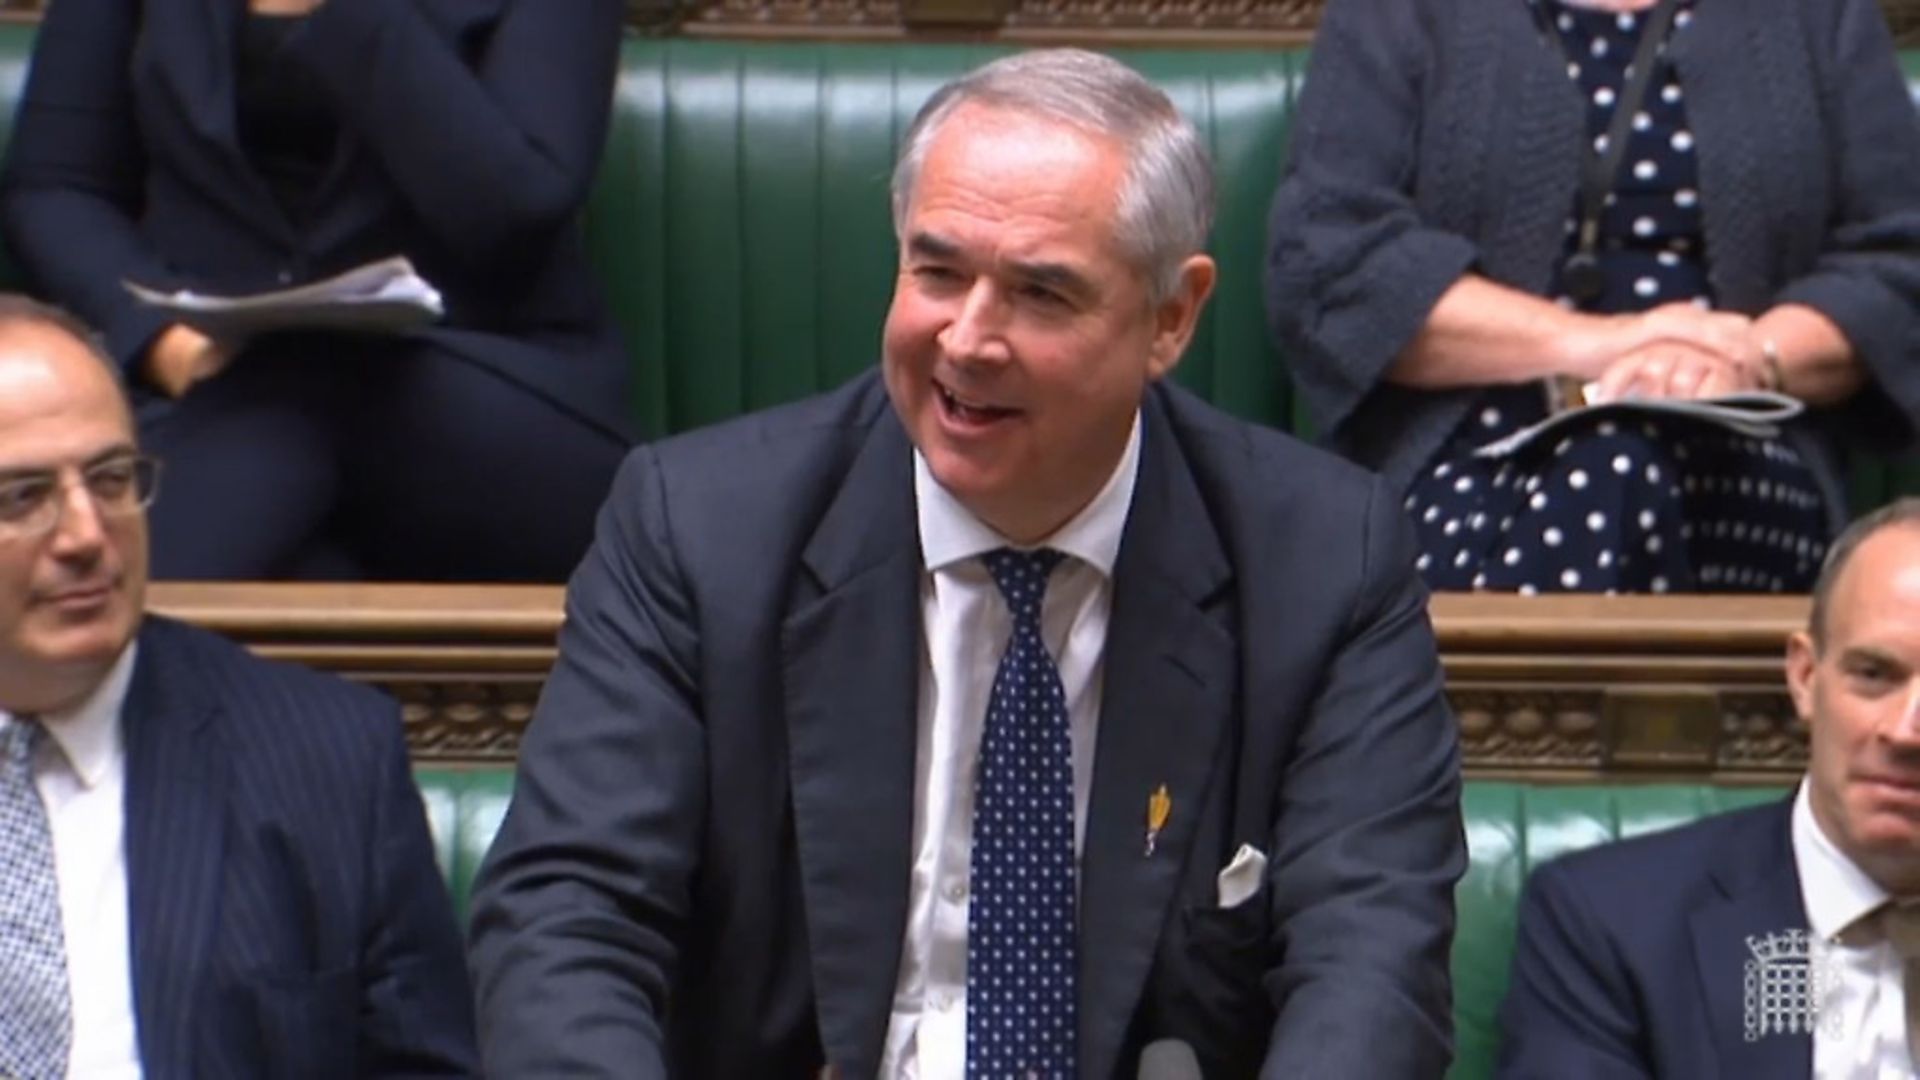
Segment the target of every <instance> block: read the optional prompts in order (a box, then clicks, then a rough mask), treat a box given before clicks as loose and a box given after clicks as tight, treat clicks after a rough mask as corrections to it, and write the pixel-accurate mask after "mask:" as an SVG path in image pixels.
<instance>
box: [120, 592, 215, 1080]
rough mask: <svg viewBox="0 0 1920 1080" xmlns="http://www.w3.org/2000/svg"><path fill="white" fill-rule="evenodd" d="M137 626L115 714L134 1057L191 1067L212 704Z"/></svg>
mask: <svg viewBox="0 0 1920 1080" xmlns="http://www.w3.org/2000/svg"><path fill="white" fill-rule="evenodd" d="M168 646H169V642H168V640H167V637H166V636H165V634H164V633H160V632H156V628H155V627H152V626H149V627H148V628H147V629H145V630H143V631H142V632H141V634H140V655H139V657H138V658H137V659H136V661H135V663H134V671H133V681H132V685H131V686H130V687H129V688H128V691H127V700H126V705H125V708H124V709H123V710H122V725H123V728H124V731H125V735H126V747H127V788H126V860H127V907H128V917H129V930H130V934H131V938H132V953H133V956H132V965H133V992H134V1012H135V1016H136V1019H137V1025H138V1029H139V1043H140V1056H141V1060H142V1061H143V1062H144V1063H145V1066H146V1071H147V1073H148V1074H149V1075H154V1076H186V1075H189V1074H191V1073H192V1072H193V1071H194V1066H193V1061H192V1049H193V1040H192V1031H191V1024H192V1023H193V1022H194V1005H195V1002H196V1001H197V1000H198V999H199V998H200V996H201V995H200V993H199V991H200V989H201V983H202V975H203V969H204V965H205V962H206V957H207V954H208V952H209V940H210V938H211V937H212V933H213V928H214V926H215V924H216V923H217V922H218V920H219V917H220V911H219V908H220V870H221V859H222V855H223V848H224V834H223V829H222V813H221V810H222V806H223V804H224V802H225V799H226V794H227V785H226V777H227V761H226V756H225V754H224V752H223V747H222V746H221V744H220V741H219V739H218V738H217V737H216V735H215V732H214V729H213V725H212V723H211V721H212V719H213V716H214V712H215V707H214V703H213V701H212V699H211V698H210V697H208V696H206V695H205V694H204V693H203V692H202V691H201V689H200V687H199V686H198V685H196V684H194V683H192V682H190V681H189V680H190V678H191V677H190V676H188V675H186V666H185V664H184V663H183V662H182V661H180V660H179V659H178V658H177V657H173V656H171V655H170V649H169V647H168Z"/></svg>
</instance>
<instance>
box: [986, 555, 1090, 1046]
mask: <svg viewBox="0 0 1920 1080" xmlns="http://www.w3.org/2000/svg"><path fill="white" fill-rule="evenodd" d="M1062 558H1064V556H1063V555H1061V553H1060V552H1058V551H1053V550H1050V549H1042V550H1040V551H1033V552H1021V551H1014V550H1011V549H1008V548H1001V549H1000V550H998V551H993V552H989V553H988V554H987V555H985V556H983V559H984V561H985V562H986V564H987V569H988V571H989V572H990V573H992V575H993V580H994V582H995V583H996V584H998V585H999V586H1000V591H1001V593H1002V594H1003V595H1004V596H1005V597H1006V600H1007V608H1008V610H1009V611H1011V612H1012V614H1013V635H1012V639H1011V640H1010V641H1008V643H1007V651H1006V652H1005V653H1004V654H1003V655H1002V656H1001V659H1000V666H999V668H998V669H997V670H996V671H995V672H994V677H993V691H992V693H991V695H990V696H989V698H988V700H987V723H986V729H985V731H984V732H983V733H982V735H981V741H980V780H979V786H978V789H977V791H976V792H975V794H974V804H973V805H974V810H973V814H974V818H973V855H972V864H971V868H970V871H971V876H972V879H973V898H972V899H971V900H970V901H969V903H968V906H967V1077H968V1080H986V1078H993V1080H999V1078H1002V1077H1036V1078H1039V1080H1061V1078H1070V1077H1072V1075H1073V1070H1074V1051H1075V1030H1074V1013H1075V998H1074V982H1075V972H1074V964H1075V929H1074V897H1075V895H1076V894H1075V890H1074V884H1073V879H1074V858H1073V751H1072V745H1071V741H1070V739H1069V736H1068V734H1067V703H1066V692H1065V690H1064V689H1063V688H1062V687H1061V684H1060V670H1059V668H1058V667H1056V666H1055V664H1054V661H1053V657H1052V656H1051V655H1049V654H1048V652H1047V647H1046V645H1045V644H1044V643H1043V642H1042V641H1041V640H1040V607H1041V600H1042V598H1043V597H1044V596H1045V594H1046V588H1047V577H1048V575H1049V574H1051V573H1052V572H1053V568H1054V567H1055V566H1057V565H1058V564H1059V563H1060V560H1061V559H1062Z"/></svg>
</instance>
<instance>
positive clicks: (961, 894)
mask: <svg viewBox="0 0 1920 1080" xmlns="http://www.w3.org/2000/svg"><path fill="white" fill-rule="evenodd" d="M966 898H967V883H966V882H964V881H956V882H954V883H953V884H951V885H949V886H947V899H949V900H951V901H953V902H954V903H956V904H957V903H959V902H960V901H962V900H965V899H966Z"/></svg>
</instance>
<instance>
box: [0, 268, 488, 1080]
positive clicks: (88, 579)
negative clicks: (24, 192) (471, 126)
mask: <svg viewBox="0 0 1920 1080" xmlns="http://www.w3.org/2000/svg"><path fill="white" fill-rule="evenodd" d="M159 473H160V469H159V465H158V463H157V462H155V461H153V460H152V459H150V458H146V457H143V456H141V454H140V451H139V448H138V447H137V446H136V445H135V442H134V435H133V424H132V419H131V416H130V414H129V410H128V408H127V403H126V400H125V398H124V396H123V394H122V391H121V389H120V386H119V384H118V382H117V379H116V375H115V373H114V371H113V369H112V367H111V365H110V363H109V362H108V361H107V359H106V358H105V357H104V355H102V354H101V353H100V352H99V351H98V349H97V347H96V346H95V345H94V344H92V341H91V338H90V336H89V335H88V333H87V331H86V328H85V327H83V326H80V325H79V324H78V323H76V322H74V321H73V320H72V319H71V317H69V316H67V315H65V314H64V313H61V312H59V311H56V310H53V309H49V308H45V307H42V306H40V305H38V304H35V303H33V302H31V301H27V300H24V299H22V298H19V297H9V296H0V1076H8V1077H18V1078H20V1080H61V1078H64V1077H67V1076H87V1077H137V1076H142V1075H144V1076H147V1077H153V1078H166V1077H187V1076H195V1077H199V1076H292V1075H299V1076H314V1077H322V1076H326V1077H335V1076H340V1077H345V1076H382V1075H393V1074H398V1073H402V1072H405V1073H407V1074H408V1075H423V1074H466V1073H471V1072H472V1071H473V1050H472V1045H473V1031H472V1019H471V1007H470V1005H469V1003H468V989H467V980H466V974H465V970H464V967H463V965H462V962H461V957H460V942H459V937H458V934H457V931H456V930H455V927H454V920H453V916H452V909H451V905H450V903H449V901H448V897H447V892H446V888H445V885H444V884H443V883H442V881H441V878H440V876H439V874H438V872H437V871H436V870H435V867H434V862H433V852H432V847H431V843H430V841H429V838H428V834H427V828H426V819H425V815H424V813H423V812H422V808H421V804H420V798H419V795H418V793H417V792H416V790H415V789H414V787H413V784H412V782H411V779H410V777H409V774H408V770H407V756H406V749H405V745H404V743H403V741H402V739H401V735H400V725H399V718H398V716H397V712H396V708H395V706H394V705H393V703H392V702H390V701H387V700H386V699H384V698H381V697H380V696H379V695H377V694H374V693H372V692H371V691H368V690H365V689H362V688H358V687H354V686H352V685H349V684H347V683H344V682H341V681H338V680H335V679H331V678H327V677H324V676H319V675H316V674H313V673H311V672H306V671H302V670H299V669H296V668H291V667H285V666H281V665H276V664H270V663H267V662H266V661H262V660H258V659H255V658H253V657H251V656H250V655H248V654H247V653H246V652H244V651H243V650H241V649H239V648H238V647H236V646H234V645H232V644H230V643H228V642H225V641H223V640H221V639H219V638H217V637H214V636H213V635H210V634H207V633H205V632H202V631H199V630H195V629H193V628H190V627H187V626H184V625H181V624H179V623H176V622H172V621H170V620H167V619H162V618H157V617H156V618H147V617H144V616H143V613H142V608H143V604H144V599H145V592H146V582H147V523H146V515H145V511H146V508H147V506H148V505H149V504H150V503H151V502H152V501H153V498H154V495H155V492H156V490H157V482H158V479H159Z"/></svg>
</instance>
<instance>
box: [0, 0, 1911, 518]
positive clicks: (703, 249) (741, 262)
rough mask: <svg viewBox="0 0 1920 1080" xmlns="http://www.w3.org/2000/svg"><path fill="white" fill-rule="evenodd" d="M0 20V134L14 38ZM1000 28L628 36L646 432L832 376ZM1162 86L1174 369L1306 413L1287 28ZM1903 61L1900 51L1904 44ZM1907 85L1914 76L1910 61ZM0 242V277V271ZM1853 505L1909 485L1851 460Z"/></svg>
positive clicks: (16, 47) (622, 184)
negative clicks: (1188, 246) (1171, 196)
mask: <svg viewBox="0 0 1920 1080" xmlns="http://www.w3.org/2000/svg"><path fill="white" fill-rule="evenodd" d="M32 37H33V27H32V24H30V23H5V24H0V140H4V138H5V136H6V135H7V134H8V133H9V132H10V130H11V124H12V110H11V108H8V107H7V105H8V103H10V102H12V101H13V100H15V99H17V97H18V95H19V88H20V84H21V82H22V80H23V77H24V75H25V69H26V58H27V54H28V52H29V50H30V49H31V46H32ZM1006 51H1007V50H1006V49H1005V48H998V47H992V46H980V45H967V44H958V43H937V44H923V43H911V42H907V43H902V42H866V43H823V42H798V41H793V42H773V41H716V40H698V39H689V38H640V37H634V38H632V39H630V40H629V41H627V43H626V45H625V52H624V56H623V58H622V65H621V72H620V78H619V83H618V86H617V88H616V90H615V113H614V120H613V128H612V131H611V134H610V138H609V140H608V144H607V152H606V157H605V162H604V165H603V167H602V170H601V178H600V182H599V183H598V184H597V186H596V188H595V191H594V193H593V196H592V201H591V204H590V206H589V208H588V213H587V215H586V221H585V228H586V230H587V236H588V241H589V244H590V247H591V250H592V255H593V259H594V262H595V264H596V266H597V267H598V268H599V270H600V271H601V279H602V284H603V287H604V289H605V290H606V292H607V295H608V297H609V299H610V301H611V302H612V304H613V306H614V310H615V313H616V315H617V317H618V319H619V321H620V324H621V326H622V329H623V331H624V335H625V338H626V341H627V345H628V348H629V351H630V353H631V355H632V357H633V363H634V395H635V397H634V409H635V415H636V417H637V419H638V421H639V427H640V430H641V431H642V432H643V433H644V434H646V435H647V436H649V437H657V436H659V435H663V434H670V433H673V432H679V431H685V430H687V429H689V428H692V427H697V426H699V425H702V424H706V423H710V422H712V421H715V420H720V419H724V418H726V417H729V416H733V415H736V414H738V413H740V412H743V411H747V410H750V409H755V408H759V407H763V406H767V405H774V404H778V403H780V402H783V401H788V400H791V399H793V398H796V397H801V396H804V395H806V394H809V393H813V392H815V391H818V390H823V389H826V388H828V387H831V386H834V385H837V384H838V383H840V382H842V381H844V380H845V379H847V378H849V377H851V376H852V375H854V374H855V373H857V372H859V371H861V370H863V369H864V368H866V367H867V366H869V365H871V364H872V363H873V362H874V361H875V359H876V358H877V356H878V353H879V339H880V325H881V321H882V318H883V316H884V314H885V311H886V305H887V299H888V296H889V294H890V293H891V290H892V285H893V276H894V253H893V233H892V227H891V224H890V222H889V220H888V210H887V198H886V187H887V178H888V175H889V173H890V171H891V165H892V160H893V153H894V148H895V146H896V145H897V142H898V139H899V137H900V134H901V132H902V131H904V130H905V128H906V126H907V123H908V121H909V120H910V119H911V118H912V116H913V113H914V112H915V110H916V109H917V108H918V107H919V105H920V103H921V102H922V101H923V100H925V99H926V97H927V96H928V95H929V94H931V93H932V91H933V89H934V88H935V87H936V86H938V85H939V84H940V83H941V82H943V81H945V80H946V79H948V78H950V77H952V76H953V75H956V74H958V73H960V72H962V71H964V70H966V69H967V68H969V67H972V66H974V65H976V64H978V63H980V62H981V61H983V60H985V59H987V58H989V57H992V56H995V55H999V54H1001V53H1003V52H1006ZM1115 53H1116V55H1119V56H1121V57H1122V58H1123V59H1125V60H1126V61H1128V62H1129V63H1131V64H1133V65H1135V66H1136V67H1138V68H1139V69H1140V70H1141V71H1143V72H1145V73H1146V74H1147V75H1149V76H1150V77H1152V78H1153V79H1154V80H1155V81H1157V82H1158V83H1160V84H1161V85H1162V86H1163V87H1165V88H1166V90H1167V92H1168V93H1169V94H1170V95H1171V96H1172V97H1173V99H1174V101H1175V103H1176V104H1178V105H1179V106H1180V108H1181V109H1182V110H1184V111H1185V112H1186V114H1187V115H1188V116H1189V117H1191V118H1192V119H1193V120H1194V122H1195V124H1196V125H1197V126H1198V127H1199V129H1200V131H1201V132H1202V133H1203V135H1204V136H1205V137H1206V139H1207V142H1208V145H1209V148H1210V149H1211V151H1212V153H1213V157H1214V162H1215V166H1216V171H1217V176H1218V193H1219V210H1218V215H1217V218H1216V226H1215V229H1214V235H1213V243H1212V251H1213V254H1214V256H1215V257H1216V258H1217V259H1218V260H1219V263H1220V284H1219V287H1218V288H1217V290H1216V291H1215V294H1214V299H1213V302H1212V303H1211V304H1210V305H1209V307H1208V310H1207V313H1206V316H1205V319H1204V321H1203V322H1202V324H1201V326H1200V328H1199V332H1198V333H1197V335H1196V337H1195V339H1194V342H1193V345H1192V348H1191V349H1190V350H1189V352H1188V355H1187V357H1186V359H1185V361H1184V362H1183V363H1182V364H1181V365H1180V367H1179V368H1178V370H1177V371H1176V375H1175V377H1176V378H1177V379H1179V380H1180V381H1181V382H1182V383H1184V384H1186V385H1187V386H1189V387H1191V388H1192V389H1194V390H1196V391H1198V392H1199V393H1200V394H1202V395H1203V396H1205V397H1206V398H1208V399H1209V400H1211V401H1213V402H1214V403H1216V404H1218V405H1221V406H1222V407H1224V408H1226V409H1228V410H1230V411H1232V412H1234V413H1237V414H1239V415H1241V416H1244V417H1246V418H1248V419H1251V420H1256V421H1259V422H1261V423H1265V424H1270V425H1274V426H1278V427H1285V428H1288V429H1290V430H1295V431H1300V432H1302V433H1303V434H1305V433H1307V432H1306V424H1305V421H1304V416H1303V415H1302V414H1301V413H1300V411H1299V410H1297V409H1296V407H1295V403H1294V401H1293V398H1292V395H1291V394H1290V393H1289V391H1288V386H1287V379H1286V365H1285V363H1284V360H1283V358H1282V357H1281V356H1280V355H1279V354H1278V353H1277V352H1276V351H1275V349H1274V348H1273V346H1272V344H1271V343H1270V342H1269V341H1268V337H1267V331H1266V317H1265V314H1264V311H1263V309H1262V295H1261V294H1262V287H1261V277H1262V264H1263V261H1264V257H1265V245H1266V217H1267V207H1268V203H1269V202H1270V200H1271V198H1272V194H1273V186H1274V184H1275V182H1276V181H1277V180H1278V178H1279V174H1280V163H1281V160H1282V155H1283V154H1284V152H1285V147H1286V141H1287V135H1288V125H1289V123H1290V120H1291V117H1292V112H1293V107H1294V100H1295V97H1296V95H1297V94H1298V92H1299V88H1300V85H1301V81H1302V78H1303V76H1304V75H1305V72H1306V68H1307V52H1306V50H1305V49H1281V50H1273V49H1267V50H1260V49H1231V48H1203V47H1182V48H1155V49H1121V50H1115ZM1905 60H1906V62H1907V63H1908V65H1909V70H1910V72H1913V73H1915V74H1916V78H1920V53H1911V54H1908V55H1907V56H1906V57H1905ZM1916 85H1920V83H1916ZM19 280H20V279H19V276H18V274H17V273H16V272H15V271H14V270H13V269H12V268H11V267H10V266H9V265H8V264H7V262H6V260H5V257H4V254H3V253H0V286H6V285H16V286H17V285H18V284H19ZM1853 489H1854V491H1853V496H1854V501H1855V503H1856V506H1858V507H1868V506H1874V505H1878V504H1879V503H1881V502H1884V501H1885V500H1886V499H1887V498H1889V497H1890V496H1891V495H1893V494H1896V493H1899V492H1902V491H1907V490H1913V491H1920V466H1914V465H1890V464H1888V463H1885V462H1877V461H1870V462H1862V463H1860V466H1859V467H1858V468H1857V469H1856V470H1855V473H1854V476H1853Z"/></svg>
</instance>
